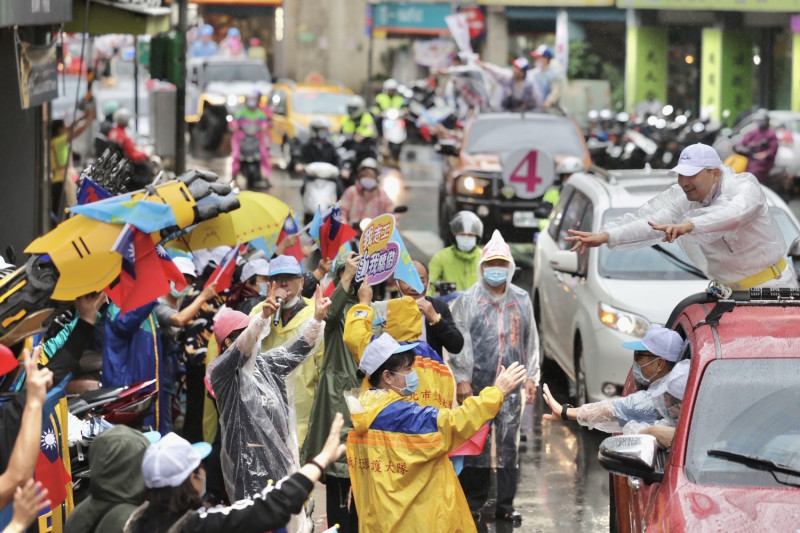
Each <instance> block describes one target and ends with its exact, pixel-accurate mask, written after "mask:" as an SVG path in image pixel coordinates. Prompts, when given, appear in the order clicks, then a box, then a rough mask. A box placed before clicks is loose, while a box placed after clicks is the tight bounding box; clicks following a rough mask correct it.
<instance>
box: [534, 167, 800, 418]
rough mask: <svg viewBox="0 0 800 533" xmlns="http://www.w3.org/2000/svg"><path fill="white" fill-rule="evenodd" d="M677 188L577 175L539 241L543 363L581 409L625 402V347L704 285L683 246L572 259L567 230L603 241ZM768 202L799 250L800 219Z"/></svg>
mask: <svg viewBox="0 0 800 533" xmlns="http://www.w3.org/2000/svg"><path fill="white" fill-rule="evenodd" d="M676 181H677V178H675V177H670V176H668V175H667V173H666V171H652V170H621V171H611V172H610V173H609V175H608V176H607V177H605V178H604V177H601V176H599V175H595V174H591V173H578V174H574V175H573V176H572V177H571V178H570V179H569V181H568V183H567V184H566V185H565V186H564V190H563V191H562V192H561V197H560V199H559V202H558V205H556V206H555V208H554V209H553V211H552V213H551V214H550V223H549V226H548V227H547V228H546V229H545V230H543V231H542V232H541V233H540V234H539V236H538V241H537V245H536V253H535V256H534V271H533V272H534V273H533V290H532V295H533V307H534V315H535V316H536V320H537V324H538V327H539V338H540V343H541V348H542V353H543V354H544V355H545V356H546V357H548V358H552V359H554V360H555V361H556V362H557V363H558V364H559V366H560V367H561V368H563V369H564V372H565V373H566V374H567V376H569V378H570V379H572V380H573V383H574V384H575V391H574V396H575V401H576V403H577V404H578V405H580V404H583V403H585V402H587V401H599V400H602V399H606V398H612V397H614V396H617V395H619V394H620V393H621V392H622V387H623V385H624V384H625V379H626V377H627V375H628V372H629V371H630V368H631V362H632V360H633V358H632V354H631V351H630V350H627V349H625V348H623V347H622V346H621V344H622V343H623V342H626V341H631V340H635V339H638V338H640V337H642V336H643V335H644V333H645V332H646V331H647V329H648V328H649V327H650V324H651V323H655V324H664V323H665V322H666V321H667V318H668V317H669V314H670V312H671V311H672V309H673V308H674V307H675V305H676V304H678V302H680V301H681V300H682V299H683V298H685V297H686V296H689V295H690V294H693V293H697V292H702V291H703V290H705V288H706V286H707V285H708V281H707V280H706V278H705V276H704V275H703V273H702V272H701V271H699V270H698V269H697V268H695V267H694V265H692V264H691V262H690V261H689V259H688V258H687V257H686V255H685V254H684V253H683V251H682V250H681V249H680V247H679V246H678V245H677V243H671V244H668V243H662V244H660V245H657V246H652V247H649V248H642V249H639V250H634V251H614V250H610V249H609V248H608V247H607V246H601V247H599V248H592V249H590V250H589V251H588V252H586V253H585V254H582V255H579V254H577V253H575V252H570V251H569V250H570V248H571V246H572V244H573V243H571V242H568V241H565V240H564V238H565V237H567V236H568V235H569V234H568V233H567V230H569V229H577V230H580V231H599V229H600V228H601V227H602V226H603V224H605V223H606V222H608V221H609V220H613V219H615V218H617V217H619V216H621V215H623V214H625V213H627V212H630V211H633V210H635V209H637V208H638V207H640V206H641V205H642V204H644V203H645V202H646V201H647V200H649V199H650V198H652V197H653V196H655V195H656V194H658V193H660V192H661V191H663V190H665V189H667V188H668V187H670V186H671V185H673V184H674V183H676ZM764 193H765V194H766V196H767V201H768V203H769V205H770V211H771V212H772V213H773V215H774V216H775V219H776V220H777V222H778V225H779V226H780V228H781V231H782V232H783V237H784V239H785V240H786V243H787V244H790V243H791V244H793V246H790V248H793V249H795V250H796V249H798V248H800V240H798V236H799V235H800V223H798V221H797V218H796V217H795V216H794V215H793V214H792V212H791V211H790V210H789V207H788V206H787V205H786V203H785V202H783V201H782V200H781V199H780V198H778V196H777V195H776V194H775V193H773V192H772V191H770V190H768V189H766V188H764Z"/></svg>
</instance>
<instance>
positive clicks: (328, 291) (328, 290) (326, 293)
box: [323, 281, 336, 298]
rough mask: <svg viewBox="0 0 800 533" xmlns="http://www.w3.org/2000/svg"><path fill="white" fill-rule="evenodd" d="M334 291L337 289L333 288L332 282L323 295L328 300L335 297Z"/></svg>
mask: <svg viewBox="0 0 800 533" xmlns="http://www.w3.org/2000/svg"><path fill="white" fill-rule="evenodd" d="M334 290H336V287H334V286H333V282H332V281H331V282H329V283H328V286H327V287H325V292H324V293H323V296H325V297H326V298H330V297H331V296H332V295H333V291H334Z"/></svg>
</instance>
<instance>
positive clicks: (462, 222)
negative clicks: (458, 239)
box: [450, 211, 483, 237]
mask: <svg viewBox="0 0 800 533" xmlns="http://www.w3.org/2000/svg"><path fill="white" fill-rule="evenodd" d="M450 231H452V232H453V235H456V234H458V233H471V234H473V235H477V236H478V237H482V236H483V222H482V221H481V219H480V218H478V215H476V214H475V213H473V212H472V211H459V212H458V213H456V216H454V217H453V220H451V221H450Z"/></svg>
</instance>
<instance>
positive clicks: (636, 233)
mask: <svg viewBox="0 0 800 533" xmlns="http://www.w3.org/2000/svg"><path fill="white" fill-rule="evenodd" d="M670 174H672V175H675V174H677V175H678V183H677V184H676V185H673V186H672V187H670V188H669V189H667V190H666V191H664V192H662V193H661V194H659V195H657V196H655V197H654V198H652V199H651V200H650V201H648V202H647V203H646V204H644V205H643V206H642V207H640V208H639V210H638V211H636V212H634V213H628V214H626V215H623V216H621V217H620V218H617V219H614V220H612V221H610V222H608V223H607V224H605V225H604V226H603V227H602V228H601V230H600V231H599V232H598V233H591V232H588V231H577V230H573V229H570V230H569V232H570V233H571V234H572V236H571V237H566V239H565V240H567V241H572V242H574V243H575V246H573V247H572V250H573V251H579V252H580V253H584V252H585V251H586V250H587V249H589V248H594V247H596V246H602V245H603V244H607V245H608V247H609V248H611V249H615V250H634V249H637V248H644V247H646V246H652V245H654V244H658V243H659V242H662V241H663V242H675V240H677V241H678V244H679V245H680V246H681V248H682V249H683V251H684V252H686V255H687V256H688V257H689V259H691V260H692V262H693V263H694V264H695V266H697V268H699V269H700V270H702V271H703V273H704V274H705V275H706V276H707V277H708V278H709V279H711V280H713V281H717V282H719V283H721V284H723V285H726V286H728V287H730V288H731V289H733V290H735V291H744V290H747V289H751V288H753V287H793V288H796V287H798V284H797V274H796V273H795V272H794V266H793V265H792V264H791V263H787V262H786V259H785V258H784V255H785V254H786V243H785V242H784V240H783V234H782V233H781V230H780V227H778V223H777V222H776V221H775V218H774V217H773V216H772V214H771V213H770V212H769V207H768V206H767V198H766V196H765V195H764V191H763V190H762V189H761V186H760V185H759V183H758V180H757V179H756V178H755V176H753V175H752V174H750V173H748V172H742V173H741V174H736V173H734V171H733V170H732V169H731V168H730V167H727V166H724V165H723V164H722V160H721V159H720V158H719V154H717V152H716V150H714V149H713V148H712V147H710V146H708V145H705V144H700V143H697V144H693V145H691V146H687V147H686V148H684V149H683V152H681V157H680V159H679V164H678V166H676V167H675V168H673V169H672V170H671V171H670Z"/></svg>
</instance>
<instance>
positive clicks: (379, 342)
mask: <svg viewBox="0 0 800 533" xmlns="http://www.w3.org/2000/svg"><path fill="white" fill-rule="evenodd" d="M417 344H419V343H418V342H410V343H408V344H400V343H399V342H397V341H396V340H394V338H393V337H392V336H391V335H389V334H388V333H384V334H382V335H381V336H380V337H378V338H377V339H375V340H373V341H372V342H370V343H369V345H368V346H367V348H366V349H365V350H364V355H362V356H361V363H359V365H358V368H360V369H361V370H362V371H363V372H364V373H365V374H366V375H368V376H371V375H372V373H373V372H375V371H376V370H377V369H378V367H379V366H381V365H382V364H383V363H385V362H386V360H387V359H389V358H390V357H391V356H392V355H394V354H396V353H402V352H405V351H408V350H411V349H413V348H415V347H416V346H417Z"/></svg>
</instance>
